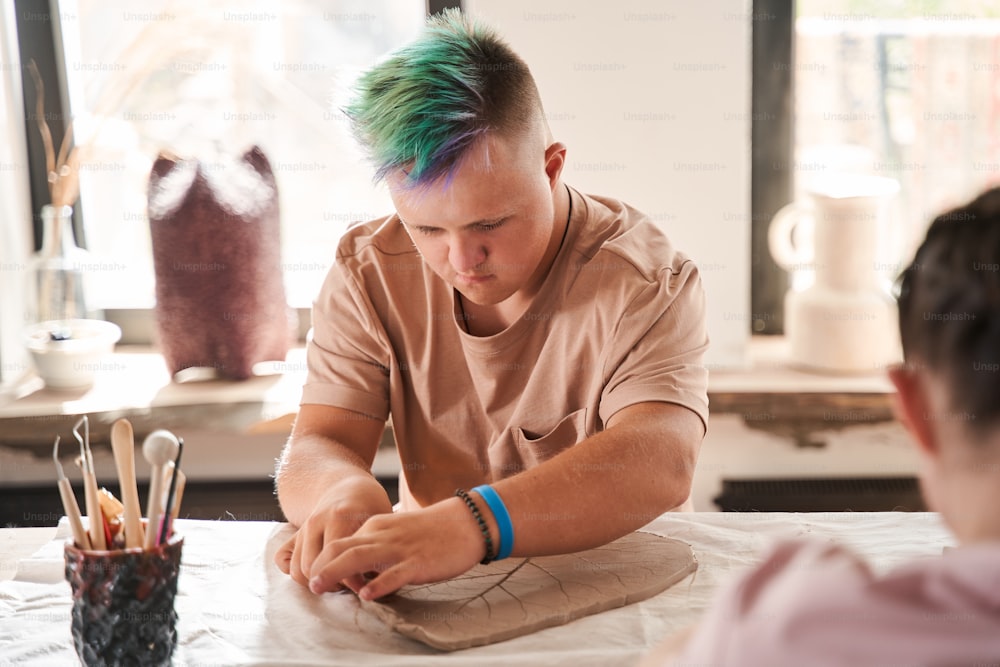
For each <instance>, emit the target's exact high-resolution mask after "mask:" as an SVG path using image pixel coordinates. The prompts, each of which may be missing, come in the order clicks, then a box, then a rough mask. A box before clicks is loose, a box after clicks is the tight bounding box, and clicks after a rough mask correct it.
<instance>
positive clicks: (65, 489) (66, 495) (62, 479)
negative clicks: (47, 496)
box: [52, 435, 90, 549]
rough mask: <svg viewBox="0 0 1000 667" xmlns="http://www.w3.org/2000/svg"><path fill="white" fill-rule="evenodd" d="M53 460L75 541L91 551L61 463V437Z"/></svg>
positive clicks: (57, 440) (79, 545)
mask: <svg viewBox="0 0 1000 667" xmlns="http://www.w3.org/2000/svg"><path fill="white" fill-rule="evenodd" d="M52 460H53V461H55V462H56V471H57V472H58V474H59V496H60V497H61V498H62V504H63V511H64V512H66V518H67V519H68V520H69V527H70V528H71V529H72V530H73V540H74V541H75V542H76V546H77V547H79V548H80V549H90V537H88V536H87V531H86V530H84V528H83V517H81V516H80V506H79V505H77V504H76V496H74V495H73V487H72V486H70V484H69V479H67V477H66V473H64V472H63V467H62V463H60V462H59V436H58V435H57V436H56V443H55V444H54V445H53V446H52Z"/></svg>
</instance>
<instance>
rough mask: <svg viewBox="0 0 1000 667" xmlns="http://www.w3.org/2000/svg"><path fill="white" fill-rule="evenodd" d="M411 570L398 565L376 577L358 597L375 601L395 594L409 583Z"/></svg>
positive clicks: (401, 564) (359, 592)
mask: <svg viewBox="0 0 1000 667" xmlns="http://www.w3.org/2000/svg"><path fill="white" fill-rule="evenodd" d="M412 572H413V570H412V569H408V568H407V567H406V565H405V564H403V563H400V564H398V565H395V566H394V567H390V568H389V569H388V570H386V571H385V572H383V573H382V574H380V575H378V576H377V577H375V578H374V579H372V580H371V581H369V582H368V583H367V584H365V586H364V588H362V589H361V590H360V591H357V593H358V597H359V598H361V599H362V600H377V599H379V598H380V597H385V596H386V595H389V594H391V593H395V592H396V591H398V590H399V589H400V588H402V587H403V586H405V585H406V584H408V583H410V580H411V576H410V575H411V574H412Z"/></svg>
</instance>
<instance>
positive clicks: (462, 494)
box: [455, 489, 496, 565]
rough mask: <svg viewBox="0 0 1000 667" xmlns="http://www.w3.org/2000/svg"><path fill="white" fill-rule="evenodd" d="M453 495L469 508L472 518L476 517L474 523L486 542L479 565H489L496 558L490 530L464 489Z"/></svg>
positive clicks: (457, 490)
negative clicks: (484, 551)
mask: <svg viewBox="0 0 1000 667" xmlns="http://www.w3.org/2000/svg"><path fill="white" fill-rule="evenodd" d="M455 495H456V496H458V497H459V498H461V499H462V500H464V501H465V504H466V505H468V506H469V510H470V511H471V512H472V516H474V517H476V523H478V524H479V530H481V531H482V532H483V539H484V540H485V541H486V556H485V557H484V558H483V559H482V560H481V561H479V564H480V565H489V564H490V563H491V562H492V561H493V559H494V558H496V554H494V553H493V538H492V537H490V528H489V526H487V525H486V521H485V520H484V519H483V515H482V514H480V513H479V507H477V506H476V501H474V500H473V499H472V497H471V496H470V495H469V494H468V492H466V490H465V489H456V490H455Z"/></svg>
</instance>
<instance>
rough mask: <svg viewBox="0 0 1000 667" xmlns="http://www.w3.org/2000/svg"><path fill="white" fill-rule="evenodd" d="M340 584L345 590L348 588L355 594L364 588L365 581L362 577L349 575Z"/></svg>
mask: <svg viewBox="0 0 1000 667" xmlns="http://www.w3.org/2000/svg"><path fill="white" fill-rule="evenodd" d="M340 583H341V584H343V585H344V586H345V587H346V588H350V589H351V590H352V591H354V592H355V593H357V592H358V591H360V590H361V589H362V588H364V587H365V584H366V583H367V580H366V579H365V578H364V576H363V575H360V574H355V575H351V576H350V577H347V579H344V580H343V581H342V582H340Z"/></svg>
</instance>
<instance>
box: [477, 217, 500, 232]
mask: <svg viewBox="0 0 1000 667" xmlns="http://www.w3.org/2000/svg"><path fill="white" fill-rule="evenodd" d="M503 223H504V221H503V220H500V221H498V222H491V223H483V224H481V225H479V229H480V230H481V231H484V232H489V231H492V230H494V229H496V228H498V227H499V226H500V225H502V224H503Z"/></svg>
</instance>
